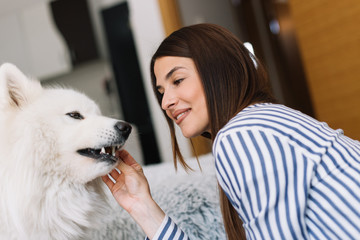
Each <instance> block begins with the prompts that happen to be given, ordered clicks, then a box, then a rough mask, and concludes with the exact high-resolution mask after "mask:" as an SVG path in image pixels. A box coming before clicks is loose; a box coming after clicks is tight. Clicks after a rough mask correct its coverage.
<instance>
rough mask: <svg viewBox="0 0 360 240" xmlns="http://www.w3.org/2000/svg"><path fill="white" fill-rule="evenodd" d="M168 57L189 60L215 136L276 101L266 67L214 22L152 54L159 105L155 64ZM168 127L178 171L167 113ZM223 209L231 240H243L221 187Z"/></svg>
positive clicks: (185, 31) (183, 32)
mask: <svg viewBox="0 0 360 240" xmlns="http://www.w3.org/2000/svg"><path fill="white" fill-rule="evenodd" d="M164 56H178V57H188V58H191V59H192V60H193V61H194V63H195V66H196V68H197V70H198V73H199V76H200V79H201V81H202V84H203V87H204V92H205V98H206V104H207V110H208V114H209V121H210V123H209V124H210V129H211V135H209V133H204V134H203V135H204V136H210V138H211V139H212V140H214V139H215V137H216V134H217V132H218V131H219V130H220V129H221V128H222V127H223V126H224V125H225V124H226V123H227V122H228V121H229V120H230V119H231V118H233V117H234V116H235V115H236V114H237V113H238V112H240V111H241V110H242V109H244V108H245V107H247V106H248V105H250V104H252V103H257V102H274V99H273V97H272V93H271V89H270V87H269V82H268V78H267V74H266V71H265V70H264V67H263V66H262V64H261V63H260V62H259V61H258V60H257V59H256V58H255V56H253V55H252V54H251V53H250V52H249V51H248V50H247V49H246V48H245V47H244V45H243V43H242V42H241V41H240V40H239V39H238V38H237V37H236V36H235V35H234V34H232V33H231V32H230V31H228V30H227V29H225V28H223V27H220V26H218V25H215V24H197V25H192V26H188V27H184V28H181V29H179V30H177V31H175V32H173V33H172V34H171V35H169V36H168V37H167V38H165V40H164V41H163V42H162V43H161V44H160V46H159V48H158V49H157V51H156V52H155V54H154V55H153V57H152V59H151V64H150V72H151V79H152V86H153V90H154V93H155V95H156V97H157V99H158V101H159V104H160V105H161V101H162V95H161V94H159V92H158V91H157V90H156V76H155V73H154V65H155V61H156V59H158V58H160V57H164ZM163 113H164V115H165V118H166V120H167V122H168V124H169V128H170V134H171V139H172V147H173V157H174V164H175V167H176V166H177V163H178V162H179V163H180V164H181V165H182V166H183V167H184V168H185V169H187V168H189V166H188V165H187V164H186V162H185V160H184V158H183V156H182V154H181V152H180V148H179V146H178V143H177V140H176V135H175V128H174V123H173V121H172V120H171V119H170V118H169V117H168V116H167V115H166V112H165V111H163ZM219 189H220V191H219V195H220V203H221V211H222V215H223V219H224V226H225V230H226V233H227V236H228V239H229V240H239V239H245V232H244V229H243V227H242V221H241V219H240V218H239V216H238V214H237V212H236V211H235V209H234V208H233V206H232V205H231V203H230V202H229V200H228V198H227V197H226V195H225V193H224V192H223V191H222V189H221V188H219Z"/></svg>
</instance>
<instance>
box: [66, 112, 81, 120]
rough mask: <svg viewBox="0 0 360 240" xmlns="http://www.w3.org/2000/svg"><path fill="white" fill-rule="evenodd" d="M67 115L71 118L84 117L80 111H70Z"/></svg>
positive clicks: (79, 118)
mask: <svg viewBox="0 0 360 240" xmlns="http://www.w3.org/2000/svg"><path fill="white" fill-rule="evenodd" d="M66 115H68V116H69V117H71V118H74V119H78V120H82V119H84V117H83V116H82V115H81V114H80V113H79V112H69V113H67V114H66Z"/></svg>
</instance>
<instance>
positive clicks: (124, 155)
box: [118, 150, 137, 166]
mask: <svg viewBox="0 0 360 240" xmlns="http://www.w3.org/2000/svg"><path fill="white" fill-rule="evenodd" d="M118 156H119V158H120V159H122V160H123V161H124V163H126V164H127V165H129V166H131V165H133V164H137V162H136V161H135V159H134V158H133V157H132V156H131V155H130V153H129V152H128V151H126V150H121V151H119V155H118Z"/></svg>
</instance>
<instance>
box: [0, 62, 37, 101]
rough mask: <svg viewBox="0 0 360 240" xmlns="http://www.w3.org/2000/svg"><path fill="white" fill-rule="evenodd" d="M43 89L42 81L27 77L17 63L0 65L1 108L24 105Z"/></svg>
mask: <svg viewBox="0 0 360 240" xmlns="http://www.w3.org/2000/svg"><path fill="white" fill-rule="evenodd" d="M41 91H42V87H41V85H40V82H39V81H37V80H32V79H29V78H28V77H26V76H25V75H24V74H23V73H22V72H21V71H20V70H19V69H18V68H17V67H16V66H15V65H13V64H11V63H4V64H2V65H1V66H0V108H6V107H20V108H21V107H22V106H24V105H26V104H27V103H29V102H31V101H32V99H33V98H35V97H36V96H38V95H39V94H40V93H41Z"/></svg>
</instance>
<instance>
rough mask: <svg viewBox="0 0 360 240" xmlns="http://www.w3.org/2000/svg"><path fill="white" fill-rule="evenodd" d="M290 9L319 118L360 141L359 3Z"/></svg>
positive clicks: (349, 0) (324, 0)
mask: <svg viewBox="0 0 360 240" xmlns="http://www.w3.org/2000/svg"><path fill="white" fill-rule="evenodd" d="M289 4H290V8H291V12H292V17H293V21H294V24H295V27H296V33H297V37H298V42H299V45H300V46H299V47H300V50H301V55H302V58H303V62H304V67H305V72H306V74H307V79H308V83H309V88H310V93H311V97H312V100H313V104H314V110H315V114H316V117H317V118H318V119H319V120H321V121H326V122H328V123H329V125H330V126H331V127H333V128H342V129H344V131H345V134H346V135H348V136H350V137H353V138H355V139H360V1H359V0H341V1H336V0H305V1H304V0H290V1H289Z"/></svg>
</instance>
